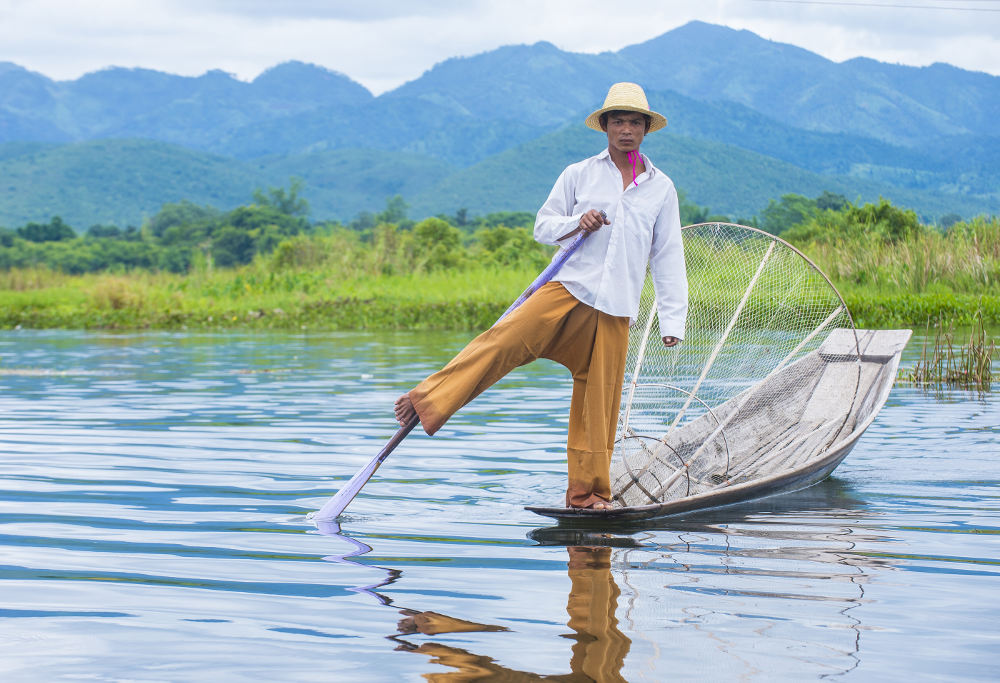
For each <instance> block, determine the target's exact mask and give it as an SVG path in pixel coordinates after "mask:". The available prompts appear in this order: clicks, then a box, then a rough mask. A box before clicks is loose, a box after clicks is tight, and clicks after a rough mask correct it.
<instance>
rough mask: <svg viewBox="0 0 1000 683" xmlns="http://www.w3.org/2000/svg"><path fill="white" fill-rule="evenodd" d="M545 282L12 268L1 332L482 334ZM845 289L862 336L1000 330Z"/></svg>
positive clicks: (885, 294) (910, 299)
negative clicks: (937, 327) (931, 326)
mask: <svg viewBox="0 0 1000 683" xmlns="http://www.w3.org/2000/svg"><path fill="white" fill-rule="evenodd" d="M536 274H537V273H536V272H535V271H534V270H531V269H529V268H527V267H518V268H501V267H496V266H492V267H489V266H487V267H473V268H469V269H466V270H462V271H436V272H431V273H410V274H404V275H395V276H389V275H382V276H359V277H354V278H340V277H336V276H335V275H333V274H331V273H329V272H324V271H322V270H315V269H311V270H291V271H283V272H275V271H271V270H268V269H266V268H265V267H263V266H261V265H251V266H248V267H245V268H241V269H237V270H216V271H214V272H204V271H203V272H196V273H193V274H190V275H184V276H182V275H173V274H168V273H149V272H144V271H137V272H135V273H130V274H117V275H109V274H95V275H79V276H71V275H65V274H62V273H57V272H53V271H48V270H45V269H36V270H24V271H10V272H8V273H4V274H0V299H2V302H3V303H2V305H0V328H3V329H11V328H16V327H18V326H20V327H21V328H36V329H50V328H65V329H117V330H134V329H165V330H174V329H251V330H252V329H302V328H307V329H312V330H399V329H410V330H430V329H456V330H465V329H468V330H478V329H485V328H486V327H489V325H491V324H492V323H493V322H494V321H495V320H496V319H497V317H499V316H500V314H501V313H503V311H504V310H505V309H506V308H507V306H508V305H509V304H510V302H511V301H512V300H513V299H514V298H516V297H517V295H518V294H519V293H520V292H521V290H522V289H523V288H524V287H525V286H526V285H527V284H528V283H529V282H531V280H532V279H533V278H534V277H535V275H536ZM841 291H842V292H843V295H844V299H845V300H846V302H847V305H848V308H849V309H850V311H851V313H852V315H853V316H854V320H855V324H856V325H857V326H858V327H877V328H885V327H913V328H920V329H922V328H924V327H925V326H926V325H927V324H928V321H931V322H932V323H934V322H937V321H943V322H950V323H952V324H955V325H960V326H961V325H969V324H971V323H972V321H973V319H974V317H975V315H976V312H977V311H979V310H981V311H982V318H983V322H984V324H985V326H986V328H987V330H990V329H996V328H997V326H1000V296H997V295H980V294H962V293H952V292H948V291H940V290H932V291H924V292H920V293H913V292H906V291H895V292H894V291H885V290H884V289H875V288H865V287H857V286H850V285H848V286H846V287H843V288H842V290H841Z"/></svg>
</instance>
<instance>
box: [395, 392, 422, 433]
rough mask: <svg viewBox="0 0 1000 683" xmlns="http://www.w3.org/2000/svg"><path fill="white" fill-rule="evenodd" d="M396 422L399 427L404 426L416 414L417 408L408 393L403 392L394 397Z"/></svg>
mask: <svg viewBox="0 0 1000 683" xmlns="http://www.w3.org/2000/svg"><path fill="white" fill-rule="evenodd" d="M395 412H396V422H398V423H399V426H400V427H405V426H406V425H408V424H410V422H411V421H412V420H413V418H415V417H416V416H417V410H416V408H414V407H413V401H411V400H410V395H409V394H403V395H402V396H400V397H399V398H397V399H396V405H395Z"/></svg>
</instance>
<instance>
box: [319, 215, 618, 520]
mask: <svg viewBox="0 0 1000 683" xmlns="http://www.w3.org/2000/svg"><path fill="white" fill-rule="evenodd" d="M601 216H602V217H603V218H604V220H605V221H607V220H608V217H607V215H606V214H605V213H604V212H603V211H601ZM589 234H590V233H589V232H588V231H586V230H584V231H582V232H581V233H580V234H579V235H577V237H576V239H574V240H573V243H572V244H570V245H569V246H568V247H567V248H566V249H564V250H563V251H562V252H561V253H560V254H559V256H558V257H557V258H556V259H555V260H554V261H552V263H550V264H549V265H548V267H547V268H546V269H545V270H543V271H542V272H541V273H540V274H539V276H538V277H536V278H535V280H534V282H532V283H531V284H530V285H528V287H527V289H525V290H524V291H523V292H522V293H521V296H519V297H517V299H516V300H515V301H514V303H512V304H511V305H510V307H509V308H508V309H507V310H506V311H504V313H503V315H501V316H500V317H499V318H498V319H497V322H496V323H493V325H494V326H495V325H496V324H497V323H498V322H500V321H501V320H503V319H504V318H506V317H507V315H508V314H509V313H510V312H511V311H513V310H514V309H515V308H517V307H518V306H520V305H521V304H523V303H524V302H525V301H527V299H528V297H529V296H531V295H532V294H533V293H534V292H535V290H537V289H538V288H539V287H541V286H542V285H544V284H545V283H546V282H548V281H549V280H551V279H552V278H553V277H554V276H555V274H556V273H557V272H559V269H560V268H562V267H563V264H564V263H566V260H567V259H568V258H569V257H570V256H572V255H573V252H575V251H576V250H577V248H578V247H579V246H580V245H581V244H583V240H584V239H586V237H587V235H589ZM418 422H420V419H419V418H417V417H414V418H413V419H412V420H410V421H409V422H407V423H406V424H405V425H403V426H402V427H400V428H399V430H398V431H397V432H396V433H395V434H394V435H393V437H392V438H391V439H389V443H387V444H386V445H385V446H384V447H383V448H382V450H381V451H379V452H378V455H376V456H375V457H374V458H372V459H371V461H370V462H369V463H368V464H367V465H365V466H364V467H362V468H361V470H360V471H359V472H358V473H357V474H355V475H354V476H353V477H351V480H350V481H348V482H347V484H346V485H345V486H344V487H343V488H342V489H340V490H339V491H337V493H336V494H334V496H333V497H332V498H330V500H328V501H326V505H324V506H323V507H322V508H320V510H319V512H317V513H316V514H315V515H313V517H312V519H313V521H316V522H327V521H330V520H333V519H337V518H338V517H340V515H341V513H342V512H343V511H344V510H345V509H346V508H347V506H348V505H350V504H351V501H352V500H354V497H355V496H357V495H358V493H359V492H360V491H361V489H362V487H363V486H364V485H365V484H367V483H368V480H369V479H371V478H372V475H373V474H375V470H377V469H378V468H379V466H380V465H381V464H382V463H383V462H385V459H386V458H388V457H389V454H390V453H392V451H393V449H395V448H396V446H398V445H399V443H400V442H401V441H402V440H403V439H405V438H406V435H407V434H409V433H410V432H411V431H413V428H414V427H416V426H417V423H418Z"/></svg>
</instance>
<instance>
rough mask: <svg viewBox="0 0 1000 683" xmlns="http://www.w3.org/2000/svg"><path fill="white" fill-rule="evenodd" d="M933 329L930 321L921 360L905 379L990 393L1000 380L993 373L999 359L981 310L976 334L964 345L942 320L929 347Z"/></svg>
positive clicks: (918, 382) (975, 326) (994, 342)
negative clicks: (957, 340)
mask: <svg viewBox="0 0 1000 683" xmlns="http://www.w3.org/2000/svg"><path fill="white" fill-rule="evenodd" d="M930 327H931V325H930V320H928V322H927V334H926V335H925V336H924V342H923V344H922V346H921V349H920V359H919V360H918V361H917V364H916V365H915V366H914V367H913V368H910V369H909V370H907V371H906V372H905V373H904V378H905V379H908V380H910V381H912V382H914V383H916V384H922V385H925V386H931V385H942V384H946V385H950V386H957V387H963V388H969V389H977V390H979V391H982V392H986V391H989V390H990V388H991V386H992V383H993V380H994V379H1000V375H998V374H997V373H996V372H995V371H994V370H993V361H994V359H996V358H997V357H998V354H997V345H996V339H994V338H992V337H989V336H988V335H987V334H986V328H985V326H984V325H983V314H982V309H981V308H980V309H979V310H977V311H976V314H975V315H974V316H973V323H972V331H971V332H970V333H969V338H968V341H967V342H966V343H964V344H956V342H955V333H954V328H953V326H952V324H951V323H948V325H947V326H945V324H944V322H943V321H942V320H941V319H939V320H938V323H937V325H935V332H934V341H933V344H929V340H930V338H931V330H930Z"/></svg>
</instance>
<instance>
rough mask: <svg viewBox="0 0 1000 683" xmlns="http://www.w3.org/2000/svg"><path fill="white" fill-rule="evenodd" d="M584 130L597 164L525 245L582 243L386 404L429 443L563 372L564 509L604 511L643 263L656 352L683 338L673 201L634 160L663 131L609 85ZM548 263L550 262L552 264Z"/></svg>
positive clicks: (570, 184) (560, 186)
mask: <svg viewBox="0 0 1000 683" xmlns="http://www.w3.org/2000/svg"><path fill="white" fill-rule="evenodd" d="M585 123H586V125H587V126H588V127H589V128H592V129H594V130H597V131H601V132H604V133H606V134H607V138H608V146H607V149H605V150H603V151H602V152H601V153H600V154H598V155H596V156H593V157H590V158H589V159H584V160H583V161H580V162H578V163H575V164H572V165H570V166H568V167H567V168H566V169H565V170H564V171H563V172H562V174H561V175H560V176H559V179H558V180H556V184H555V186H554V187H553V188H552V192H551V193H549V197H548V199H547V200H546V201H545V204H544V205H542V208H541V209H540V210H539V212H538V215H537V217H536V219H535V239H536V240H537V241H538V242H541V243H542V244H552V245H557V246H566V245H568V244H569V238H570V237H572V236H574V235H576V234H577V233H579V232H580V231H587V232H589V233H591V234H590V235H589V236H588V238H587V239H586V240H585V241H584V242H583V243H582V244H581V246H580V247H579V248H578V249H577V251H576V252H575V253H574V254H573V255H572V256H571V257H570V258H569V260H568V261H567V262H566V264H565V265H564V266H563V267H562V269H561V270H560V271H559V272H558V273H557V274H556V275H555V276H554V277H553V278H552V281H550V282H548V283H547V284H545V285H543V286H542V287H540V288H539V289H538V290H537V291H536V292H535V293H534V294H532V295H531V296H530V297H529V298H528V300H527V301H525V302H524V303H523V304H522V305H521V306H520V307H519V308H516V309H515V310H514V311H512V312H511V313H510V314H509V315H508V316H507V317H505V318H504V319H503V320H502V321H501V322H499V323H497V324H496V325H494V326H493V327H492V328H490V329H489V330H487V331H486V332H484V333H482V334H481V335H479V336H478V337H476V338H475V339H474V340H472V341H471V342H470V343H469V345H468V346H466V347H465V349H463V350H462V351H461V352H460V353H459V354H458V355H457V356H456V357H455V358H454V359H453V360H452V361H451V362H450V363H448V365H446V366H445V367H444V368H443V369H442V370H440V371H438V372H436V373H434V374H433V375H431V376H430V377H428V378H427V379H425V380H424V381H423V382H421V383H420V384H418V385H417V386H416V388H414V389H411V390H410V391H409V392H408V393H406V394H403V395H402V396H400V397H399V398H398V399H397V400H396V404H395V415H396V419H397V420H398V421H399V423H400V425H403V426H405V425H407V424H409V423H410V422H411V421H412V420H413V419H414V418H415V417H418V418H419V419H420V423H421V425H422V426H423V428H424V431H425V432H427V434H429V435H433V434H434V433H435V432H436V431H437V430H438V429H440V427H441V426H442V425H443V424H444V423H445V422H446V421H447V420H448V418H450V417H451V416H452V415H453V414H454V413H455V412H456V411H457V410H458V409H459V408H461V407H462V406H464V405H465V404H466V403H468V402H469V401H471V400H472V399H474V398H475V397H476V396H478V395H479V394H480V393H482V392H483V391H485V390H486V389H487V388H489V387H490V386H492V385H493V384H494V383H495V382H496V381H497V380H499V379H500V378H502V377H503V376H504V375H506V374H507V373H509V372H510V371H511V370H513V369H514V368H516V367H518V366H521V365H524V364H526V363H529V362H531V361H533V360H536V359H538V358H548V359H550V360H554V361H556V362H558V363H560V364H562V365H564V366H565V367H566V368H568V369H569V371H570V372H571V373H572V376H573V396H572V399H571V403H570V415H569V435H568V438H567V444H566V457H567V462H568V475H569V483H568V486H567V490H566V505H567V507H577V508H593V509H598V510H604V509H610V507H611V503H610V500H611V481H610V474H609V468H610V465H611V454H612V451H613V449H614V440H615V431H616V429H617V425H618V408H619V404H620V401H621V393H622V381H623V376H624V372H625V354H626V351H627V349H628V328H629V324H630V319H631V320H634V318H635V316H636V315H637V313H638V311H639V297H640V294H641V293H642V287H643V282H644V280H645V277H646V266H647V264H648V265H649V268H650V271H651V273H652V278H653V284H654V288H655V292H656V305H657V314H658V317H659V325H660V335H661V336H662V339H663V344H664V345H665V346H668V347H670V346H674V345H676V344H677V343H678V342H679V341H680V340H681V339H683V337H684V322H685V318H686V316H687V277H686V274H685V267H684V250H683V246H682V244H681V225H680V215H679V212H678V200H677V192H676V190H675V189H674V184H673V182H672V181H671V180H670V178H668V177H667V176H666V175H665V174H664V173H663V172H662V171H660V170H659V169H658V168H656V167H655V166H653V164H652V162H651V161H650V160H649V157H647V156H645V155H643V154H641V153H640V152H639V145H640V144H642V141H643V138H644V137H645V135H646V134H647V133H652V132H654V131H657V130H659V129H661V128H663V127H664V126H665V125H667V120H666V118H664V117H663V116H662V115H660V114H658V113H656V112H655V111H652V110H651V109H650V108H649V104H648V103H647V100H646V94H645V92H643V90H642V88H641V87H639V86H638V85H636V84H635V83H615V84H614V85H612V86H611V88H610V89H609V90H608V95H607V97H606V98H605V100H604V106H603V107H602V108H600V109H598V110H597V111H595V112H594V113H592V114H591V115H590V116H588V117H587V119H586V122H585ZM557 256H558V254H557Z"/></svg>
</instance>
